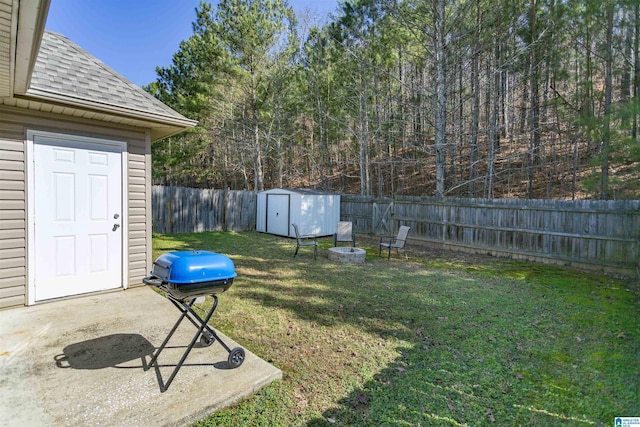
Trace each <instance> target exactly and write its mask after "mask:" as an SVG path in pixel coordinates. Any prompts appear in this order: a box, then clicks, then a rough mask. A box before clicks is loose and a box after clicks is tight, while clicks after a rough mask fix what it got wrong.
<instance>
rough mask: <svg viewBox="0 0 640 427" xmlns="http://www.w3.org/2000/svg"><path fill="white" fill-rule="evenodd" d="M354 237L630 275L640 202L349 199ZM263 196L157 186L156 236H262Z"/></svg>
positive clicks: (347, 215) (639, 261)
mask: <svg viewBox="0 0 640 427" xmlns="http://www.w3.org/2000/svg"><path fill="white" fill-rule="evenodd" d="M340 199H341V202H340V218H341V220H344V221H352V222H353V225H354V231H356V232H358V233H364V234H375V235H379V234H384V235H388V234H394V233H395V232H396V231H397V230H398V227H399V226H400V225H408V226H410V227H411V231H410V233H409V241H410V242H411V241H413V242H414V243H423V244H426V245H429V246H436V247H442V248H446V249H452V250H459V251H466V252H475V253H487V254H491V255H498V256H508V257H511V258H514V259H526V260H531V261H537V262H545V263H554V264H561V265H574V266H577V267H581V268H592V269H598V270H603V271H607V272H616V273H622V274H626V275H629V274H637V273H639V271H638V270H639V267H640V201H638V200H635V201H564V200H521V199H492V200H489V199H444V200H436V199H435V198H432V197H405V196H401V197H400V196H399V197H396V198H395V199H373V198H371V197H363V196H351V195H342V196H341V197H340ZM256 201H257V197H256V193H254V192H251V191H225V190H207V189H194V188H181V187H162V186H154V187H153V193H152V205H153V231H154V233H165V234H172V233H191V232H201V231H221V230H233V231H245V230H255V226H256V206H257V203H256Z"/></svg>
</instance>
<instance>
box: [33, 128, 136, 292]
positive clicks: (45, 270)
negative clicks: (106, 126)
mask: <svg viewBox="0 0 640 427" xmlns="http://www.w3.org/2000/svg"><path fill="white" fill-rule="evenodd" d="M122 151H123V146H122V145H111V144H100V143H95V140H92V142H87V141H77V140H66V139H64V138H57V137H49V136H38V135H35V136H34V138H33V160H34V164H33V179H34V180H33V190H32V191H34V197H33V199H32V201H33V202H32V203H33V206H32V207H31V209H33V212H34V216H33V218H34V221H35V224H34V227H33V230H34V236H33V240H32V242H33V243H34V247H35V248H34V249H35V251H34V255H35V260H30V261H31V262H35V268H34V269H33V270H32V271H34V274H35V277H34V281H33V283H34V289H35V300H36V301H42V300H47V299H51V298H59V297H64V296H69V295H78V294H83V293H87V292H95V291H101V290H106V289H113V288H118V287H121V286H122V227H121V226H120V225H121V224H122Z"/></svg>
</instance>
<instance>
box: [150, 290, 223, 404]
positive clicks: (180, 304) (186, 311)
mask: <svg viewBox="0 0 640 427" xmlns="http://www.w3.org/2000/svg"><path fill="white" fill-rule="evenodd" d="M169 299H170V300H171V302H172V303H173V304H174V305H175V306H176V307H177V308H178V310H180V311H181V312H182V315H181V316H180V318H179V319H178V321H177V322H176V324H175V325H174V326H173V329H171V332H169V335H167V337H166V338H165V340H164V342H163V343H162V345H161V346H160V348H158V351H157V352H156V354H155V355H154V356H153V357H152V358H151V361H150V362H149V365H148V366H152V365H154V364H155V363H156V362H157V360H158V356H159V355H160V353H161V352H162V350H164V348H165V346H166V345H167V343H168V342H169V340H170V339H171V336H172V335H173V334H174V333H175V331H176V329H178V326H179V325H180V323H182V321H183V320H184V318H185V317H186V318H188V319H189V321H190V322H191V323H192V324H193V325H194V326H196V327H197V328H198V331H197V332H196V334H195V335H194V336H193V339H192V340H191V343H189V345H188V346H187V349H186V350H185V352H184V354H183V355H182V358H180V361H179V362H178V364H177V365H176V367H175V368H174V369H173V372H172V373H171V375H170V376H169V379H168V380H167V382H166V383H163V384H160V391H161V392H165V391H167V390H168V389H169V386H170V385H171V382H173V379H174V378H175V377H176V375H177V374H178V371H179V370H180V368H181V367H182V365H183V364H184V361H185V360H186V359H187V356H188V355H189V353H190V352H191V350H192V349H193V347H194V346H195V344H196V341H197V340H198V337H199V336H200V335H201V334H202V332H203V331H204V330H205V329H207V331H208V332H209V333H211V334H212V335H213V337H214V338H215V339H216V340H217V341H218V342H220V344H222V346H223V347H224V348H225V349H226V350H227V351H228V352H231V350H230V349H229V347H227V346H226V345H225V344H224V343H223V342H222V340H220V338H219V337H218V335H217V334H216V333H215V332H214V331H213V329H211V328H210V327H209V326H208V325H207V323H208V322H209V320H210V319H211V316H212V315H213V312H214V311H215V310H216V307H217V306H218V297H217V296H216V295H213V305H212V307H211V309H209V312H208V313H207V315H206V317H205V318H204V319H202V318H201V317H200V316H198V314H197V313H196V312H194V311H193V309H192V308H191V306H192V305H193V303H194V302H195V300H192V301H190V302H188V303H186V302H184V301H176V300H175V299H173V298H171V297H169ZM189 315H191V316H189ZM194 318H195V319H194ZM160 380H161V381H162V378H161V379H160Z"/></svg>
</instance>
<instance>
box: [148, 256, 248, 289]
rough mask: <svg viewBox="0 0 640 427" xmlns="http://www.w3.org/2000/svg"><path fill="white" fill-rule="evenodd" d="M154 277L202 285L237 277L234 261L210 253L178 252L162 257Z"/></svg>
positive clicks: (154, 266) (156, 265)
mask: <svg viewBox="0 0 640 427" xmlns="http://www.w3.org/2000/svg"><path fill="white" fill-rule="evenodd" d="M153 275H154V276H156V277H158V278H159V279H161V280H163V281H165V282H168V283H176V284H182V283H200V282H212V281H217V280H225V279H232V278H234V277H236V273H235V267H234V265H233V261H231V259H229V257H227V256H225V255H221V254H218V253H215V252H209V251H178V252H167V253H164V254H162V255H160V256H159V257H158V258H157V259H156V260H155V261H154V262H153Z"/></svg>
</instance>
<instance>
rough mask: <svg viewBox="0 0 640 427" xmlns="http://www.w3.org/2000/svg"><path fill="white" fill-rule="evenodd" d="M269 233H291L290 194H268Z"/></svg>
mask: <svg viewBox="0 0 640 427" xmlns="http://www.w3.org/2000/svg"><path fill="white" fill-rule="evenodd" d="M267 233H269V234H275V235H277V236H288V235H289V195H288V194H267Z"/></svg>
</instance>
